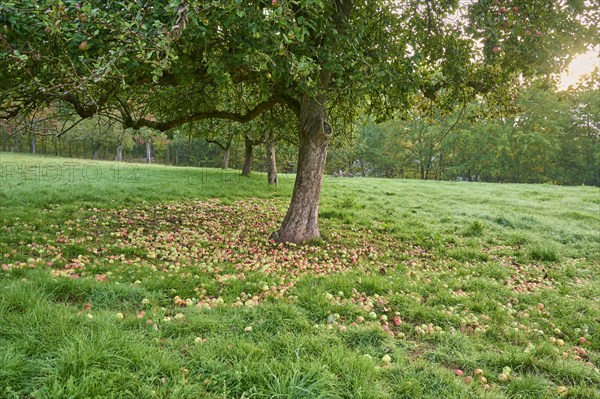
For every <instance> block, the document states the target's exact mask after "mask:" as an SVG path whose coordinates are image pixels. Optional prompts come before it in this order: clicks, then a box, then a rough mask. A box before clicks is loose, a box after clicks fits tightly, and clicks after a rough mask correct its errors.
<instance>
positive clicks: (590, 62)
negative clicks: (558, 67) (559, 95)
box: [558, 50, 600, 90]
mask: <svg viewBox="0 0 600 399" xmlns="http://www.w3.org/2000/svg"><path fill="white" fill-rule="evenodd" d="M599 63H600V59H599V58H598V51H597V50H590V51H588V52H587V53H585V54H581V55H578V56H577V57H575V58H574V59H573V61H572V62H571V64H570V65H569V68H568V69H567V71H565V72H563V74H562V75H561V76H560V84H559V85H558V90H566V89H567V88H568V87H569V86H571V85H574V84H576V83H577V81H578V80H579V78H581V77H582V76H583V75H585V74H588V73H590V72H592V71H593V70H594V68H596V67H600V64H599Z"/></svg>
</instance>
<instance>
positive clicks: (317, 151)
mask: <svg viewBox="0 0 600 399" xmlns="http://www.w3.org/2000/svg"><path fill="white" fill-rule="evenodd" d="M298 119H299V124H300V126H299V129H300V130H299V138H300V145H299V153H298V168H297V172H296V183H295V185H294V193H293V194H292V201H291V203H290V207H289V208H288V211H287V214H286V215H285V218H284V219H283V223H282V224H281V227H280V228H279V230H278V231H277V232H275V233H274V234H273V238H274V239H276V240H278V241H284V242H294V243H302V242H305V241H309V240H312V239H316V238H319V237H320V235H321V233H320V231H319V225H318V217H319V199H320V195H321V182H322V177H323V168H324V166H325V160H326V159H327V144H328V143H329V138H330V137H331V133H332V129H331V126H330V125H329V124H328V123H327V122H326V121H325V98H324V96H319V97H307V96H305V97H303V99H302V101H301V104H300V113H299V118H298Z"/></svg>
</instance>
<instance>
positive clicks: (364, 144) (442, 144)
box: [330, 75, 600, 185]
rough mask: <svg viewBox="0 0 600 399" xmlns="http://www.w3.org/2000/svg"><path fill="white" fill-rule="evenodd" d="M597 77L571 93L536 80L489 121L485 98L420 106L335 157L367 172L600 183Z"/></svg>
mask: <svg viewBox="0 0 600 399" xmlns="http://www.w3.org/2000/svg"><path fill="white" fill-rule="evenodd" d="M594 79H595V78H594V75H591V76H589V77H588V82H590V83H588V84H587V85H586V84H585V81H584V82H582V85H581V87H580V88H579V89H575V88H573V89H571V90H570V91H568V92H555V91H553V90H551V89H548V88H547V87H543V86H540V85H537V84H532V85H530V86H529V87H524V88H523V89H522V90H521V93H520V95H519V97H518V98H517V101H516V102H515V107H516V109H515V111H514V112H511V113H510V114H505V113H500V114H499V115H497V116H493V115H490V116H488V117H487V118H483V119H482V118H480V117H479V116H478V115H480V112H481V109H482V108H483V107H486V106H487V105H485V104H481V103H477V102H475V103H471V104H468V105H467V106H466V107H464V108H462V109H459V110H458V111H455V112H454V113H452V114H446V113H443V112H442V111H441V110H439V108H436V107H434V106H431V107H427V108H425V110H426V112H425V113H424V112H423V111H422V108H421V109H419V107H418V104H417V106H414V107H413V108H411V110H412V113H411V112H410V111H408V112H405V113H404V114H403V115H400V116H399V117H398V118H396V119H394V120H390V121H387V122H385V123H381V124H374V123H373V122H372V121H367V122H365V123H364V124H363V125H362V127H361V128H360V129H359V135H358V137H357V139H356V140H354V142H353V143H352V144H351V145H346V147H345V148H335V149H334V150H333V151H332V153H333V154H332V156H331V157H332V159H335V158H336V157H338V158H339V157H346V158H347V161H346V163H345V164H344V165H342V168H341V169H342V170H343V171H345V172H346V173H350V174H359V175H363V176H364V175H368V176H385V177H417V178H421V179H432V178H435V179H461V180H468V181H473V180H477V181H493V182H515V183H525V182H527V183H536V182H538V183H539V182H543V183H558V184H589V185H600V180H599V178H600V175H599V172H600V163H599V160H598V152H599V151H598V150H599V147H598V146H599V145H600V141H599V139H600V122H598V115H599V114H598V109H600V107H598V105H600V104H599V103H598V98H599V97H600V94H599V92H598V88H597V87H596V88H594V86H593V83H591V82H593V80H594ZM337 169H338V167H337V166H332V167H331V168H330V170H333V171H337Z"/></svg>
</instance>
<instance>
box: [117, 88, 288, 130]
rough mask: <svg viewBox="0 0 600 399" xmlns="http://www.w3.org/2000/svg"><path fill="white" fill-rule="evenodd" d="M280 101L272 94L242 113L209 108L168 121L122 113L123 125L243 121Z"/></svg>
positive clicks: (159, 126) (162, 126)
mask: <svg viewBox="0 0 600 399" xmlns="http://www.w3.org/2000/svg"><path fill="white" fill-rule="evenodd" d="M281 102H285V100H284V98H283V97H282V96H276V95H274V96H272V97H270V98H269V99H267V100H265V101H263V102H261V103H259V104H257V105H256V106H255V107H254V108H252V109H250V110H248V111H247V112H246V113H244V114H241V113H236V112H229V111H218V110H211V111H203V112H194V113H191V114H188V115H185V116H180V117H178V118H175V119H171V120H169V121H151V120H149V119H145V118H142V119H138V120H135V121H134V120H133V119H132V118H131V117H130V116H129V115H124V118H125V119H124V121H123V125H124V126H125V127H130V128H133V129H135V130H137V129H139V128H142V127H149V128H152V129H156V130H160V131H165V130H169V129H172V128H174V127H177V126H181V125H184V124H186V123H190V122H197V121H201V120H205V119H227V120H230V121H234V122H240V123H244V122H249V121H251V120H253V119H255V118H257V117H258V116H260V115H261V114H262V113H264V112H265V111H267V110H269V109H270V108H271V107H272V106H273V105H275V104H277V103H281ZM286 104H287V102H286Z"/></svg>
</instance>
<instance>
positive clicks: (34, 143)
mask: <svg viewBox="0 0 600 399" xmlns="http://www.w3.org/2000/svg"><path fill="white" fill-rule="evenodd" d="M36 152H37V134H36V133H35V132H33V133H31V153H32V154H35V153H36Z"/></svg>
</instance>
